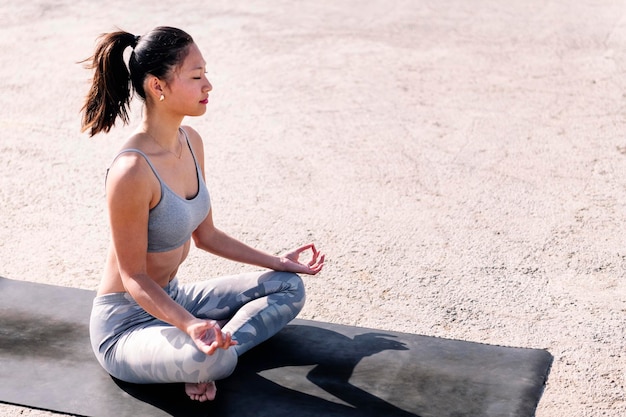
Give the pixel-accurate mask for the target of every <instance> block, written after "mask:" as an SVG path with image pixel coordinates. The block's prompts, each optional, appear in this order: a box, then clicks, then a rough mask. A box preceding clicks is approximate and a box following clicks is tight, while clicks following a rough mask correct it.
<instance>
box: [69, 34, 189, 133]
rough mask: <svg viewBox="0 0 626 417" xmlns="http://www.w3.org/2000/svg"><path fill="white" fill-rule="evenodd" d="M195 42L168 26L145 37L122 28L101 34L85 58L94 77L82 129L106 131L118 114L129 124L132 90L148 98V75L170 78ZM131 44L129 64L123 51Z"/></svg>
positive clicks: (94, 131)
mask: <svg viewBox="0 0 626 417" xmlns="http://www.w3.org/2000/svg"><path fill="white" fill-rule="evenodd" d="M192 43H193V39H192V38H191V36H189V35H188V34H187V33H185V32H184V31H182V30H180V29H176V28H172V27H167V26H160V27H157V28H155V29H153V30H152V31H150V32H148V33H147V34H145V35H143V36H135V35H132V34H130V33H128V32H124V31H121V30H120V31H117V32H112V33H105V34H103V35H101V36H100V38H99V42H98V44H97V45H96V51H95V53H94V54H93V56H91V57H90V58H88V59H86V60H85V62H88V64H87V68H89V69H92V70H94V76H93V81H92V84H91V88H90V89H89V93H88V94H87V98H86V99H85V104H84V105H83V108H82V110H81V111H82V112H83V120H82V131H83V132H84V131H86V130H90V132H89V133H90V135H89V136H94V135H96V134H97V133H99V132H102V131H104V132H105V133H106V132H108V131H109V130H111V127H113V126H114V125H115V120H116V119H117V118H118V117H119V118H121V119H122V121H123V122H124V124H127V123H128V109H129V105H130V99H131V97H132V91H131V89H132V90H134V91H135V92H136V93H137V94H138V95H139V96H140V97H141V98H142V99H143V100H145V99H146V92H145V91H144V88H143V82H144V80H145V78H146V76H147V75H154V76H155V77H157V78H160V79H167V77H168V76H169V75H170V72H171V71H172V70H173V69H174V68H176V67H177V66H178V65H180V64H181V63H182V61H183V60H184V59H185V57H186V56H187V53H188V52H189V45H191V44H192ZM128 47H131V48H132V49H133V50H132V52H131V54H130V58H129V61H128V67H127V66H126V63H125V62H124V51H125V50H126V48H128Z"/></svg>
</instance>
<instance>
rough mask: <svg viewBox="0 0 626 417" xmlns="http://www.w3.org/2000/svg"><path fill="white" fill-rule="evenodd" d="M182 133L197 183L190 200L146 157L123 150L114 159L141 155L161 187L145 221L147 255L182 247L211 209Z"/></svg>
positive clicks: (202, 182) (142, 154)
mask: <svg viewBox="0 0 626 417" xmlns="http://www.w3.org/2000/svg"><path fill="white" fill-rule="evenodd" d="M181 131H182V132H183V135H184V136H185V139H186V141H187V146H189V150H190V151H191V155H192V156H193V161H194V163H195V165H196V177H197V180H198V193H197V194H196V195H195V196H194V197H193V198H191V199H189V200H187V199H185V198H182V197H180V196H179V195H178V194H176V193H175V192H174V191H172V190H171V189H170V187H168V186H167V184H166V183H165V182H164V181H163V180H162V179H161V177H160V176H159V173H158V172H157V171H156V169H155V168H154V166H153V165H152V162H150V159H149V158H148V156H147V155H146V154H145V153H143V152H142V151H140V150H139V149H124V150H122V151H121V152H120V153H119V154H117V156H116V157H115V159H117V157H118V156H120V155H121V154H123V153H126V152H136V153H138V154H140V155H141V156H143V157H144V158H145V160H146V162H148V165H150V168H151V169H152V172H154V175H155V176H156V177H157V179H158V180H159V184H160V185H161V199H160V200H159V202H158V203H157V205H156V206H154V207H153V208H152V209H150V214H149V218H148V252H167V251H169V250H172V249H176V248H178V247H180V246H182V245H184V244H185V242H187V241H188V240H189V239H190V238H191V234H192V233H193V231H194V230H196V228H197V227H198V226H199V225H200V223H202V221H203V220H204V219H205V218H206V216H207V214H209V209H210V207H211V200H210V197H209V191H208V190H207V188H206V184H205V183H204V180H203V178H202V171H201V170H200V166H199V165H198V161H197V160H196V155H195V154H194V153H193V149H192V148H191V144H190V143H189V138H188V137H187V133H185V131H184V130H183V129H181Z"/></svg>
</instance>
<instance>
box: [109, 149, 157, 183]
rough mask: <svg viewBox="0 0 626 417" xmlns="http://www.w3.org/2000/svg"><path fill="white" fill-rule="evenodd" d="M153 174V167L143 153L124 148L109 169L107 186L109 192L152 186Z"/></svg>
mask: <svg viewBox="0 0 626 417" xmlns="http://www.w3.org/2000/svg"><path fill="white" fill-rule="evenodd" d="M152 175H153V174H152V168H151V167H150V165H149V164H148V161H147V160H146V158H145V157H144V156H143V155H142V154H140V153H138V152H135V151H133V150H124V151H122V152H120V153H119V154H118V155H117V157H116V158H115V159H114V160H113V162H112V163H111V166H110V167H109V169H108V172H107V181H106V188H107V191H108V192H111V191H113V190H118V191H121V190H123V189H128V190H141V189H146V188H150V186H151V183H152V181H153V180H152Z"/></svg>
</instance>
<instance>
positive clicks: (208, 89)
mask: <svg viewBox="0 0 626 417" xmlns="http://www.w3.org/2000/svg"><path fill="white" fill-rule="evenodd" d="M205 80H206V85H205V86H204V89H205V90H206V92H207V93H208V92H210V91H211V90H213V85H212V84H211V82H210V81H209V79H208V78H206V77H205Z"/></svg>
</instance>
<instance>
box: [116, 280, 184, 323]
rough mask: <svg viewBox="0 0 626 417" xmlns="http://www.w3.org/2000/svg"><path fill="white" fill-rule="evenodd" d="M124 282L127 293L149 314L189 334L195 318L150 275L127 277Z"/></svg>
mask: <svg viewBox="0 0 626 417" xmlns="http://www.w3.org/2000/svg"><path fill="white" fill-rule="evenodd" d="M123 281H124V287H125V288H126V291H127V292H128V293H129V294H130V295H131V296H132V297H133V299H135V301H136V302H137V304H139V305H140V306H141V307H142V308H143V309H144V310H146V312H147V313H148V314H150V315H152V316H154V317H156V318H157V319H159V320H162V321H164V322H166V323H169V324H171V325H173V326H176V327H177V328H179V329H180V330H182V331H184V332H187V328H188V326H189V324H190V323H191V322H192V321H193V320H194V319H195V317H194V316H193V315H192V314H191V313H189V312H188V311H187V310H185V309H184V308H183V307H182V306H181V305H179V304H178V303H176V302H175V301H174V300H172V298H171V297H170V296H169V295H168V294H167V293H166V292H165V291H164V290H163V288H161V287H160V286H159V285H158V284H157V283H156V282H154V281H153V280H152V279H151V278H150V277H149V276H148V275H146V274H138V275H135V276H127V277H126V278H125V279H124V280H123Z"/></svg>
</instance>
